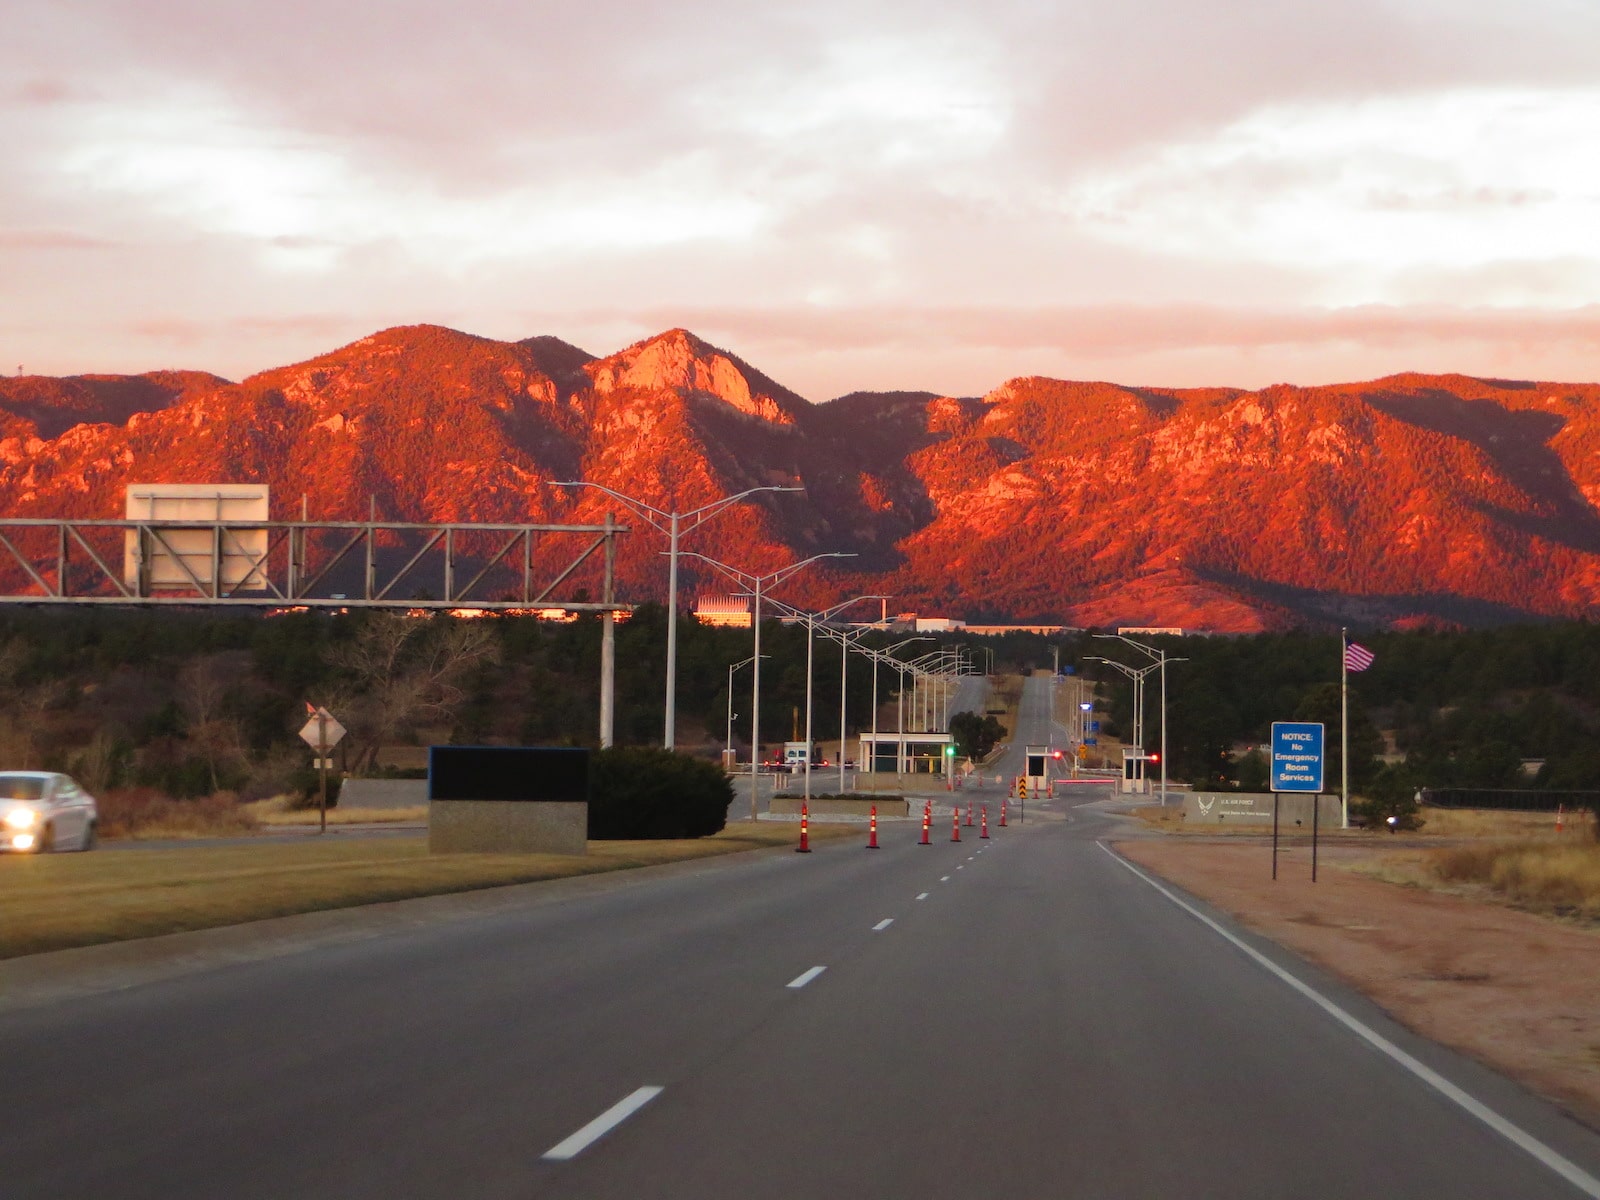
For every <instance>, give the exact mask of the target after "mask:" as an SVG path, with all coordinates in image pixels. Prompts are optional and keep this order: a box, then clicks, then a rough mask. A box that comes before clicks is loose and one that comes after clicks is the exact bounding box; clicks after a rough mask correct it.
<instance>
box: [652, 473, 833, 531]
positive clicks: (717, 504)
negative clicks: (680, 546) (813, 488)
mask: <svg viewBox="0 0 1600 1200" xmlns="http://www.w3.org/2000/svg"><path fill="white" fill-rule="evenodd" d="M803 491H805V488H802V487H788V486H780V485H778V484H767V485H765V486H762V487H753V488H746V489H745V490H744V491H742V492H739V493H738V494H737V495H733V496H724V497H723V498H722V499H721V500H713V501H712V502H711V503H710V504H702V505H701V506H700V507H699V508H691V509H690V510H689V511H688V512H682V513H679V514H678V519H679V520H680V521H687V520H689V518H690V517H693V518H694V520H693V522H692V523H690V524H688V525H680V526H679V527H678V528H679V530H680V532H683V533H687V532H688V531H689V530H691V529H698V528H699V527H700V526H701V525H703V524H705V523H706V522H707V521H709V520H710V519H711V518H712V517H714V516H716V515H717V514H718V513H719V512H721V511H722V510H723V509H725V508H727V507H729V506H730V505H733V504H737V503H739V501H741V500H743V499H744V498H745V497H746V496H754V495H755V494H756V493H757V492H803Z"/></svg>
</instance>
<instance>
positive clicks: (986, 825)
mask: <svg viewBox="0 0 1600 1200" xmlns="http://www.w3.org/2000/svg"><path fill="white" fill-rule="evenodd" d="M988 836H989V806H988V805H987V804H985V805H984V806H983V832H982V833H980V834H979V835H978V840H979V841H982V840H983V839H984V838H986V837H988Z"/></svg>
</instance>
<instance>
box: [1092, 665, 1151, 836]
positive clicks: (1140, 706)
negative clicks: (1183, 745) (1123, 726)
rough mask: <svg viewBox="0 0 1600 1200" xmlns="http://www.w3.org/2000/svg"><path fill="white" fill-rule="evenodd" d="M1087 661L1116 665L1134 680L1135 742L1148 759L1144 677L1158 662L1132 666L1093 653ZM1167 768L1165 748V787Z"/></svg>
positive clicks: (1142, 773)
mask: <svg viewBox="0 0 1600 1200" xmlns="http://www.w3.org/2000/svg"><path fill="white" fill-rule="evenodd" d="M1087 661H1088V662H1097V663H1104V664H1105V665H1106V666H1108V667H1115V668H1116V669H1117V670H1119V671H1121V672H1122V673H1123V674H1124V675H1126V676H1127V677H1128V678H1129V679H1131V680H1133V744H1134V746H1136V747H1137V748H1138V751H1139V761H1140V762H1141V763H1142V762H1145V761H1147V756H1146V754H1145V750H1144V677H1145V676H1146V675H1148V674H1150V672H1151V671H1154V670H1155V669H1156V666H1157V664H1155V663H1151V664H1150V665H1149V666H1148V667H1130V666H1129V665H1128V664H1127V663H1125V662H1118V661H1117V660H1116V659H1114V658H1097V657H1095V656H1092V655H1091V656H1090V657H1089V658H1088V659H1087ZM1166 768H1167V755H1166V751H1165V750H1163V751H1162V753H1161V780H1162V788H1163V789H1165V787H1166V775H1167V770H1166ZM1124 778H1126V776H1124ZM1139 778H1140V780H1141V781H1142V780H1143V779H1144V768H1143V767H1142V766H1141V767H1140V768H1139ZM1143 791H1144V789H1143V786H1142V784H1141V787H1140V793H1141V794H1143ZM1166 802H1167V798H1166V792H1165V791H1164V790H1163V792H1162V796H1161V803H1162V804H1163V805H1165V804H1166Z"/></svg>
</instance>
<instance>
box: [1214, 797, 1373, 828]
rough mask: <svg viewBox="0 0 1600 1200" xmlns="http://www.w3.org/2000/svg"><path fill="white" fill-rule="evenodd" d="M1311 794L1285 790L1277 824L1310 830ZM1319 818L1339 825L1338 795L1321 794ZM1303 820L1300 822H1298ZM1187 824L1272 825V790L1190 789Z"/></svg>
mask: <svg viewBox="0 0 1600 1200" xmlns="http://www.w3.org/2000/svg"><path fill="white" fill-rule="evenodd" d="M1311 799H1312V798H1311V794H1310V793H1309V792H1283V793H1281V794H1280V799H1279V807H1278V828H1279V830H1280V831H1283V830H1294V831H1296V832H1307V833H1309V832H1310V830H1311ZM1317 808H1318V815H1317V820H1318V822H1319V823H1320V824H1321V826H1322V828H1324V829H1337V828H1339V822H1340V819H1341V817H1342V815H1343V814H1342V812H1341V810H1340V807H1339V797H1337V796H1326V795H1324V796H1318V797H1317ZM1296 821H1298V822H1300V823H1299V824H1298V825H1296V824H1295V822H1296ZM1183 822H1184V824H1185V825H1252V826H1262V827H1264V828H1266V829H1269V830H1270V829H1271V828H1272V793H1271V792H1190V793H1189V794H1188V795H1187V796H1185V797H1184V798H1183Z"/></svg>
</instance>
